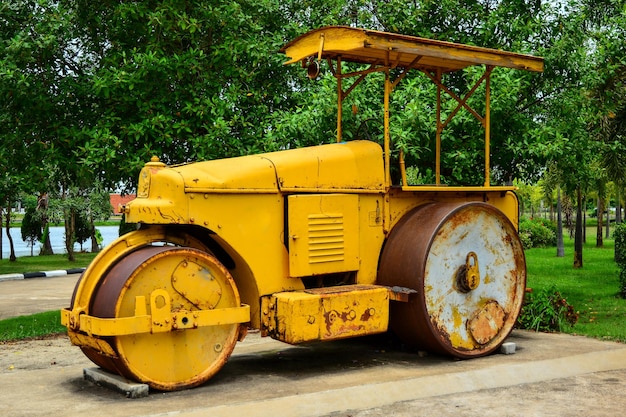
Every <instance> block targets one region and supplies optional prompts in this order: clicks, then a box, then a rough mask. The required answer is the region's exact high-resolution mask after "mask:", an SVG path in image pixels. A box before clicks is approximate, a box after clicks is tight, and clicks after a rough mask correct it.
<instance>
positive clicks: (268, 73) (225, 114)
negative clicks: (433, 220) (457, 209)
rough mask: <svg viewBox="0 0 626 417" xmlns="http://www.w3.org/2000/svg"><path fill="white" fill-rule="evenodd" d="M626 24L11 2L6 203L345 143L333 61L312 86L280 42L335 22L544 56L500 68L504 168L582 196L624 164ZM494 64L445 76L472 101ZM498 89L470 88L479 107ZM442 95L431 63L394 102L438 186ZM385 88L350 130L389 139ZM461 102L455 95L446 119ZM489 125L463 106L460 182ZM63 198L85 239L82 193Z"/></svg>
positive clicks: (495, 157)
mask: <svg viewBox="0 0 626 417" xmlns="http://www.w3.org/2000/svg"><path fill="white" fill-rule="evenodd" d="M625 23H626V10H625V9H624V6H623V2H622V1H619V0H601V1H591V0H561V1H554V2H541V1H537V0H469V1H467V0H464V1H460V0H439V1H437V2H434V1H430V0H420V1H414V2H405V1H401V0H385V1H375V0H329V1H328V0H327V1H319V0H306V1H304V2H303V1H301V0H298V1H294V0H288V1H279V0H261V1H252V0H235V1H230V2H221V1H215V0H211V1H202V2H200V1H197V0H185V1H182V0H160V1H156V0H148V1H142V2H119V1H111V0H102V1H99V2H90V1H86V0H21V1H2V2H1V3H0V97H2V100H0V103H2V104H1V105H0V137H1V139H2V140H1V141H0V160H1V161H3V162H2V163H1V164H0V207H8V206H11V204H12V200H13V199H15V198H16V197H17V196H18V195H19V194H20V193H22V192H23V193H28V194H38V195H44V194H49V195H50V196H51V197H58V198H61V199H66V198H69V199H71V198H72V195H84V194H86V193H88V191H87V190H88V189H90V188H91V187H92V186H93V184H100V186H101V187H103V188H105V189H108V190H111V189H113V188H118V189H120V188H121V189H122V190H123V191H124V190H129V191H130V190H132V189H133V187H134V185H135V181H136V178H137V174H138V172H139V169H140V168H141V166H142V165H143V164H144V163H145V162H146V161H148V160H149V159H150V157H151V156H152V155H157V156H159V157H160V158H161V159H162V160H163V161H164V162H166V163H183V162H187V161H192V160H203V159H215V158H223V157H229V156H235V155H243V154H249V153H255V152H261V151H273V150H278V149H286V148H291V147H295V146H305V145H311V144H317V143H323V142H329V141H332V140H333V138H334V137H335V129H336V125H335V114H336V98H335V97H336V91H335V87H334V82H332V79H331V78H332V77H331V75H330V74H328V71H325V72H324V73H323V74H322V75H321V76H320V78H319V79H318V80H317V82H311V81H310V80H308V79H307V78H306V75H305V74H304V72H303V71H301V69H300V68H298V66H288V67H286V66H283V65H282V63H283V61H284V57H283V56H281V55H280V54H278V53H277V51H278V50H279V49H280V47H281V46H282V45H284V44H285V43H286V42H287V41H289V40H291V39H293V38H295V37H296V36H297V35H299V34H302V33H305V32H307V31H309V30H311V29H313V28H316V27H320V26H323V25H331V24H332V25H351V26H359V27H365V28H369V29H378V30H384V31H391V32H398V33H404V34H410V35H417V36H424V37H429V38H435V39H443V40H448V41H455V42H462V43H468V44H474V45H479V46H484V47H492V48H498V49H504V50H509V51H513V52H520V53H530V54H535V55H540V56H544V57H545V71H544V73H543V74H532V73H527V72H524V71H513V70H505V69H501V68H498V69H496V70H495V71H494V73H493V76H492V77H493V82H492V88H493V91H492V108H491V119H492V121H491V137H492V155H491V163H492V172H493V175H492V182H493V183H494V184H505V183H512V182H513V181H514V180H522V181H530V182H534V181H536V180H537V179H538V178H539V177H540V176H542V175H544V174H545V173H546V172H548V171H550V172H553V173H554V175H555V177H557V178H559V180H558V181H557V182H558V183H559V184H560V185H562V187H563V190H564V191H565V192H566V193H568V195H570V196H571V197H572V199H573V201H576V202H578V206H580V205H581V203H580V201H581V198H582V195H584V194H588V193H589V191H590V190H591V189H593V188H594V187H596V186H597V184H599V182H602V181H604V180H605V179H606V180H612V181H615V182H616V183H619V186H620V187H623V185H624V184H623V183H622V182H621V181H622V180H621V179H622V178H626V175H624V173H625V172H626V158H624V156H623V155H624V149H626V139H625V138H624V136H623V131H624V126H625V125H626V122H625V120H626V98H625V97H626V94H624V92H625V90H624V89H625V88H626V87H625V80H626V69H625V68H626V60H625V58H624V57H625V56H626V53H625V52H626V51H625V50H624V48H625V46H624V45H626V33H625V32H626V31H625V29H624V28H625V27H626V24H625ZM478 77H479V71H477V70H476V69H469V70H467V71H464V72H462V73H459V74H454V75H449V76H446V77H444V82H445V84H446V85H447V86H449V88H450V90H451V91H453V92H454V93H455V94H457V95H458V96H460V97H463V96H464V95H465V94H466V93H467V92H468V90H469V89H470V88H471V86H472V85H473V83H474V82H475V81H476V79H477V78H478ZM484 94H485V92H484V89H479V90H477V92H476V93H475V94H474V95H473V96H472V97H470V98H469V100H468V103H469V104H470V105H471V106H472V107H475V108H476V109H477V111H478V112H479V113H481V112H482V111H484V108H483V107H482V106H483V104H482V103H483V98H484ZM434 95H435V90H434V88H432V86H431V83H430V82H429V81H428V80H426V79H425V77H424V76H423V75H421V74H417V73H416V74H411V76H409V77H407V78H406V79H405V80H403V82H402V83H400V84H399V85H398V87H397V88H396V90H395V92H394V95H393V100H392V106H391V118H392V141H393V143H394V147H395V150H394V152H397V149H403V150H404V151H405V153H406V155H407V163H408V164H409V168H410V172H411V179H412V181H414V182H417V183H430V182H433V158H434V156H433V155H434V134H435V130H434V129H435V124H434V112H435V109H434V106H433V105H432V103H434ZM381 100H382V86H381V84H380V79H376V77H372V78H371V80H368V81H367V82H365V83H363V84H362V85H361V86H359V88H358V89H356V90H355V91H354V92H353V93H352V94H351V95H350V97H349V99H348V100H346V102H345V106H346V109H348V108H351V109H355V112H354V113H353V112H350V111H345V110H344V114H345V115H346V118H345V126H344V129H345V138H346V139H352V138H358V137H362V138H370V139H372V140H377V138H379V137H380V133H381V127H382V114H381V110H380V109H381V106H380V104H381V103H380V102H381ZM455 107H456V101H455V100H452V99H449V98H448V99H445V100H444V103H443V109H442V111H443V116H444V117H447V115H449V114H450V113H451V112H452V111H453V109H454V108H455ZM483 138H484V132H483V129H482V126H481V125H480V123H478V122H477V121H476V120H475V119H474V118H473V116H471V115H470V114H469V113H467V112H463V111H462V112H459V113H458V114H457V115H456V116H455V117H454V118H453V119H452V122H451V123H450V124H449V125H448V126H447V127H446V129H444V131H443V132H442V140H443V148H444V153H443V156H442V174H443V182H444V183H447V184H476V183H480V182H481V179H482V173H481V172H480V171H481V170H477V169H476V167H477V166H482V165H483V163H484V160H483V158H484V156H483V155H482V149H483V146H484V145H483V141H484V139H483ZM18 161H19V164H18V163H17V162H18ZM548 166H550V167H551V168H550V170H548V169H547V167H548ZM577 197H580V198H577ZM64 207H65V208H64V210H65V214H64V218H65V219H67V221H68V223H69V228H68V230H67V235H68V236H75V234H76V233H75V230H73V227H74V225H75V223H76V220H75V218H74V213H75V212H76V207H74V205H73V203H71V202H67V203H65V205H64ZM581 256H582V255H581ZM581 264H582V258H581Z"/></svg>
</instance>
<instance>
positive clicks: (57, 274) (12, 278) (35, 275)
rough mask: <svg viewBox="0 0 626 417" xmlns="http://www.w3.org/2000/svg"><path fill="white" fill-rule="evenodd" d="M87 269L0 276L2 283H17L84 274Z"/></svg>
mask: <svg viewBox="0 0 626 417" xmlns="http://www.w3.org/2000/svg"><path fill="white" fill-rule="evenodd" d="M84 270H85V268H71V269H58V270H54V271H45V272H24V273H23V274H4V275H0V282H2V281H15V280H19V279H30V278H51V277H62V276H65V275H70V274H82V273H83V271H84Z"/></svg>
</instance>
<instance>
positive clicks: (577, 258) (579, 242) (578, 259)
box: [574, 186, 583, 268]
mask: <svg viewBox="0 0 626 417" xmlns="http://www.w3.org/2000/svg"><path fill="white" fill-rule="evenodd" d="M576 200H577V203H578V204H577V207H576V231H575V232H574V268H582V267H583V208H582V205H583V197H582V191H581V190H580V186H579V187H578V188H577V189H576Z"/></svg>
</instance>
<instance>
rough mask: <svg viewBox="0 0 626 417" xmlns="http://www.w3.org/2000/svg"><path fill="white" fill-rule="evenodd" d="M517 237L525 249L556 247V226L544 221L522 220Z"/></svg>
mask: <svg viewBox="0 0 626 417" xmlns="http://www.w3.org/2000/svg"><path fill="white" fill-rule="evenodd" d="M519 236H520V240H521V241H522V245H524V248H525V249H530V248H543V247H546V246H556V225H555V224H554V223H553V222H551V221H549V220H545V219H523V220H522V221H521V222H520V225H519Z"/></svg>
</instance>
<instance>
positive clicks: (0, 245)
mask: <svg viewBox="0 0 626 417" xmlns="http://www.w3.org/2000/svg"><path fill="white" fill-rule="evenodd" d="M2 210H3V209H2V207H0V259H2Z"/></svg>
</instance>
